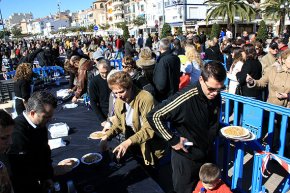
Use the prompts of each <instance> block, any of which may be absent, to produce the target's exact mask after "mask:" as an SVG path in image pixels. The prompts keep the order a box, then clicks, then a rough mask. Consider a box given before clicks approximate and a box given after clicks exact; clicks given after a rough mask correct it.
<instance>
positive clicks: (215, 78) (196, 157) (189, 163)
mask: <svg viewBox="0 0 290 193" xmlns="http://www.w3.org/2000/svg"><path fill="white" fill-rule="evenodd" d="M225 78H226V71H225V69H224V67H223V65H222V64H220V63H217V62H215V61H213V62H210V63H208V64H206V65H205V66H204V68H203V69H202V71H201V76H200V77H199V81H197V82H196V83H195V84H194V85H189V86H187V87H185V88H184V89H183V90H181V91H180V92H178V93H176V94H175V95H173V96H172V97H170V98H168V99H167V100H166V101H164V102H163V103H161V104H159V105H157V106H156V107H155V108H154V109H153V110H152V111H151V112H150V113H149V114H148V116H147V120H148V122H149V123H150V125H151V127H152V128H153V129H154V130H155V132H156V133H157V134H159V135H160V136H161V137H162V138H164V139H165V140H166V141H167V142H168V143H169V144H170V146H171V147H172V155H171V165H172V171H173V174H172V179H173V186H174V190H175V191H176V192H177V193H191V192H192V188H193V187H194V186H193V185H194V183H195V182H197V181H198V173H199V168H200V166H201V165H202V164H203V163H205V161H208V160H207V159H208V156H209V155H211V154H210V152H211V151H212V145H213V142H214V139H215V137H216V136H217V134H218V131H219V113H220V106H221V96H220V94H219V92H220V90H221V89H222V88H223V87H224V80H225ZM168 122H170V123H171V124H172V125H173V126H174V128H175V129H176V131H177V133H178V134H177V133H176V132H172V130H171V129H170V128H168ZM186 142H187V143H186ZM188 142H189V144H188ZM187 145H190V146H187Z"/></svg>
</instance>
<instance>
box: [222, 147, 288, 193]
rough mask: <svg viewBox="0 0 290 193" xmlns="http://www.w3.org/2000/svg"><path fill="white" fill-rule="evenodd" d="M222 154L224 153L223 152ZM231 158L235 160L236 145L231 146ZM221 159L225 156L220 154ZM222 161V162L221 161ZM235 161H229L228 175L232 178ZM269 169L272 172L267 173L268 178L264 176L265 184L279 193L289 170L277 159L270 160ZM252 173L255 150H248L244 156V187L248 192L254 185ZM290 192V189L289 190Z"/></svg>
mask: <svg viewBox="0 0 290 193" xmlns="http://www.w3.org/2000/svg"><path fill="white" fill-rule="evenodd" d="M221 155H222V154H221ZM230 156H231V159H230V160H233V157H234V146H233V145H232V146H231V153H230ZM220 157H221V159H222V158H223V156H220ZM220 163H221V162H220ZM233 170H234V168H233V162H232V161H230V162H229V171H228V175H229V177H230V178H231V177H232V176H233ZM268 171H269V172H270V174H267V175H268V176H269V177H268V178H263V184H264V186H265V188H266V190H267V192H269V193H278V192H280V191H279V187H280V186H281V184H282V181H283V179H285V178H286V177H287V175H288V174H287V172H286V171H285V170H284V169H283V168H282V167H281V166H280V165H279V164H278V163H277V162H276V161H270V162H269V164H268ZM252 173H253V152H252V151H250V150H249V151H248V153H246V154H245V157H244V170H243V182H242V186H243V189H244V190H245V191H246V192H250V191H251V186H252ZM288 192H289V193H290V191H288Z"/></svg>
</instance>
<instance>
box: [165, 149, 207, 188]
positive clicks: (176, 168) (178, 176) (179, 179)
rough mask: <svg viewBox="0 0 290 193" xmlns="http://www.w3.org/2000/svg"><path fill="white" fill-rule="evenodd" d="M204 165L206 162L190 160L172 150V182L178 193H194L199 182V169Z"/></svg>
mask: <svg viewBox="0 0 290 193" xmlns="http://www.w3.org/2000/svg"><path fill="white" fill-rule="evenodd" d="M203 163H204V161H200V162H199V161H193V160H190V159H188V158H186V157H184V156H182V155H180V154H178V153H176V151H175V150H172V152H171V166H172V181H173V187H174V190H175V192H176V193H192V190H193V189H194V186H195V185H196V184H197V182H198V179H199V177H198V173H199V169H200V167H201V166H202V164H203Z"/></svg>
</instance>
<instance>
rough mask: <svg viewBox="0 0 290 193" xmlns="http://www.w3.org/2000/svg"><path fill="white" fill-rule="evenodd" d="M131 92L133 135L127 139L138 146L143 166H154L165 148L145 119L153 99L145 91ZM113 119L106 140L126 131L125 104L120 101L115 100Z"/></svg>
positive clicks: (163, 142)
mask: <svg viewBox="0 0 290 193" xmlns="http://www.w3.org/2000/svg"><path fill="white" fill-rule="evenodd" d="M133 92H134V94H135V98H134V99H133V100H132V101H131V102H130V104H129V105H130V106H131V107H132V108H133V109H134V112H133V119H132V120H133V125H134V129H133V130H134V134H133V135H132V136H131V137H129V139H130V140H131V141H132V144H135V145H139V146H140V149H141V152H142V155H143V159H144V162H145V164H146V165H154V164H155V160H156V159H158V158H160V157H162V156H163V155H164V153H165V146H166V142H165V141H164V140H163V139H161V138H159V137H157V136H156V134H155V133H154V131H153V129H152V128H151V126H150V125H149V123H148V121H147V118H146V116H147V114H148V113H149V112H150V111H151V109H152V108H153V106H154V99H153V97H152V95H151V94H150V93H149V92H147V91H145V90H138V89H136V88H133ZM115 117H116V119H115V120H114V121H113V125H112V127H111V128H110V130H109V131H107V133H106V134H107V136H108V139H111V138H113V137H115V136H116V135H118V134H119V133H125V131H126V107H125V103H124V102H123V101H122V100H120V99H116V103H115Z"/></svg>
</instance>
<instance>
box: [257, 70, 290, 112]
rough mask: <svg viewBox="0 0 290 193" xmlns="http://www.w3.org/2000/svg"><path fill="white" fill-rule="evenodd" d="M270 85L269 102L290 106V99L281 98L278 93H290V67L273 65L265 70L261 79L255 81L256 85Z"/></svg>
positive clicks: (262, 86) (263, 86)
mask: <svg viewBox="0 0 290 193" xmlns="http://www.w3.org/2000/svg"><path fill="white" fill-rule="evenodd" d="M267 85H268V90H269V96H268V100H267V102H269V103H272V104H275V105H279V106H283V107H287V108H290V101H289V99H284V100H279V99H278V98H277V97H276V92H277V93H290V69H287V67H286V66H285V65H284V66H282V67H281V66H271V67H269V69H267V70H266V71H265V74H264V75H263V76H262V78H260V80H255V81H254V86H257V87H261V88H265V87H266V86H267Z"/></svg>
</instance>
